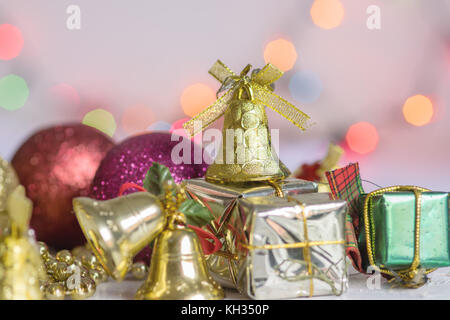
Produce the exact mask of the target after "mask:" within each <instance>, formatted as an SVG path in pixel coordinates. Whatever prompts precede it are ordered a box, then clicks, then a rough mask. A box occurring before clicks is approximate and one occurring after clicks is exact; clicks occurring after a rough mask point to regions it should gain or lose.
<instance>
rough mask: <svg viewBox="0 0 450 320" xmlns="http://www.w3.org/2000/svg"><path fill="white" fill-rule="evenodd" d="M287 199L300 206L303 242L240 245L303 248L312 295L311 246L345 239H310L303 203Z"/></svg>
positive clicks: (248, 247) (263, 248)
mask: <svg viewBox="0 0 450 320" xmlns="http://www.w3.org/2000/svg"><path fill="white" fill-rule="evenodd" d="M287 199H288V201H293V202H295V203H297V204H298V205H299V206H300V208H301V211H300V215H301V218H302V220H303V234H304V236H303V237H304V241H303V242H295V243H285V244H266V245H261V246H254V245H247V244H244V243H241V245H242V246H243V247H244V248H246V249H248V250H261V249H262V250H273V249H293V248H303V257H304V259H305V262H306V265H307V268H308V276H309V281H310V282H309V296H310V297H312V296H313V295H314V272H313V263H312V261H311V249H310V247H313V246H323V245H338V244H345V240H331V241H310V240H309V237H308V224H307V222H308V221H307V217H306V215H305V205H304V204H303V203H302V202H300V201H298V200H297V199H295V198H293V197H290V196H288V197H287Z"/></svg>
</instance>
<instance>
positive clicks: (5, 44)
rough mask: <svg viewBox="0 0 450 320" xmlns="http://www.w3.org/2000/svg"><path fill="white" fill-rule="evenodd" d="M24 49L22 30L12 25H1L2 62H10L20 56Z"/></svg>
mask: <svg viewBox="0 0 450 320" xmlns="http://www.w3.org/2000/svg"><path fill="white" fill-rule="evenodd" d="M22 48H23V37H22V33H21V32H20V30H19V29H18V28H17V27H15V26H13V25H10V24H2V25H0V60H10V59H12V58H15V57H17V56H18V55H19V53H20V51H22Z"/></svg>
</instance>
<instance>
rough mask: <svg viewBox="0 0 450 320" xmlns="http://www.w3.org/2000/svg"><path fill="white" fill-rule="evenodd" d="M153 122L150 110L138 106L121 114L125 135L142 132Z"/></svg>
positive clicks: (153, 116) (143, 106)
mask: <svg viewBox="0 0 450 320" xmlns="http://www.w3.org/2000/svg"><path fill="white" fill-rule="evenodd" d="M154 121H155V115H154V114H153V111H152V109H151V108H149V107H147V106H145V105H142V104H138V105H135V106H131V107H128V108H127V109H125V111H124V112H123V114H122V119H121V122H122V128H123V130H124V131H125V132H126V133H127V134H135V133H140V132H144V131H146V130H147V128H148V127H149V126H150V125H151V124H152V123H153V122H154Z"/></svg>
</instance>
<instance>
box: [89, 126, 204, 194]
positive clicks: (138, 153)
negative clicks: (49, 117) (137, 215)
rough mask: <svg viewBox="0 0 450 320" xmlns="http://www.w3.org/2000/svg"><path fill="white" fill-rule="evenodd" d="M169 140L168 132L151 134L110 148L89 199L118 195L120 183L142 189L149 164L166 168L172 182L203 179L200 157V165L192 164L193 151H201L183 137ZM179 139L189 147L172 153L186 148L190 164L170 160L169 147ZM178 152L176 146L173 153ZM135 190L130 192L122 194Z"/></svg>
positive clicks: (98, 171)
mask: <svg viewBox="0 0 450 320" xmlns="http://www.w3.org/2000/svg"><path fill="white" fill-rule="evenodd" d="M171 137H172V133H169V132H151V133H146V134H142V135H139V136H133V137H131V138H128V139H126V140H125V141H123V142H122V143H120V144H118V145H116V146H115V147H113V148H112V149H111V150H110V151H109V152H108V153H107V154H106V156H105V157H104V158H103V160H102V162H101V164H100V166H99V168H98V170H97V172H96V174H95V177H94V180H93V184H92V188H91V194H90V196H91V197H92V198H95V199H97V200H109V199H112V198H115V197H117V196H118V193H119V189H120V187H121V186H122V185H123V184H124V183H127V182H133V183H136V184H138V185H140V186H142V182H143V180H144V178H145V175H146V173H147V171H148V169H149V168H150V167H151V165H152V163H153V162H158V163H160V164H162V165H164V166H166V167H168V168H169V170H170V172H171V174H172V176H173V178H174V179H175V182H176V183H180V182H181V181H183V180H186V179H192V178H198V177H203V176H204V175H205V173H206V169H207V167H208V165H207V164H206V162H205V160H204V158H203V156H202V157H201V163H200V164H195V163H194V150H196V152H197V154H203V150H202V148H201V147H200V146H199V145H197V144H194V143H193V142H192V141H191V140H186V138H182V137H179V136H176V137H177V139H175V141H172V140H173V139H171ZM181 139H184V144H185V145H189V144H190V148H184V149H183V151H181V152H177V153H176V154H179V155H180V156H183V152H184V151H186V150H187V151H189V149H190V159H191V161H190V164H188V163H181V164H176V163H174V161H173V160H172V158H171V156H172V150H173V148H174V147H175V146H177V145H178V144H180V143H181ZM179 149H180V145H178V147H177V149H175V150H179ZM198 152H200V153H198ZM175 160H176V159H175ZM135 191H136V190H133V189H132V190H129V191H127V192H126V193H125V194H127V193H132V192H135Z"/></svg>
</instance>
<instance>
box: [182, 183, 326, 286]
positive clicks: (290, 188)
mask: <svg viewBox="0 0 450 320" xmlns="http://www.w3.org/2000/svg"><path fill="white" fill-rule="evenodd" d="M183 184H184V186H185V188H186V191H187V194H188V196H189V197H191V198H192V199H195V200H197V201H198V202H200V203H201V204H203V205H204V206H205V207H207V208H208V209H209V211H210V212H211V214H212V215H213V216H214V218H215V222H214V223H211V224H210V225H209V226H208V229H209V231H212V232H213V233H215V234H217V235H218V236H219V233H220V236H219V237H220V238H221V240H222V243H223V250H222V251H221V252H219V253H218V254H215V255H210V256H208V257H207V262H208V265H209V268H210V271H212V274H213V275H214V277H215V278H216V280H217V281H218V282H220V283H221V284H222V285H223V286H225V287H229V288H236V274H235V270H236V268H235V265H236V263H237V259H238V257H237V254H235V252H236V248H235V247H234V243H233V241H232V238H233V233H232V231H231V230H232V229H233V226H231V225H230V224H228V223H227V224H225V223H223V220H224V219H225V220H226V219H227V218H229V217H231V216H232V215H233V214H235V213H236V212H237V211H236V210H237V204H238V200H240V199H250V198H253V197H265V196H272V195H275V194H276V188H274V187H273V186H270V185H268V184H267V183H248V184H246V185H245V186H236V185H226V184H216V183H210V182H207V181H205V179H203V178H197V179H190V180H185V181H184V182H183ZM277 185H278V186H279V188H280V189H281V190H282V191H283V193H284V194H285V195H294V194H301V193H311V192H317V184H316V183H315V182H311V181H306V180H302V179H295V178H288V179H285V180H283V181H282V182H280V183H278V184H277ZM225 222H227V221H225ZM220 226H222V227H220ZM225 226H227V228H224V227H225ZM226 239H228V240H227V241H226Z"/></svg>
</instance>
